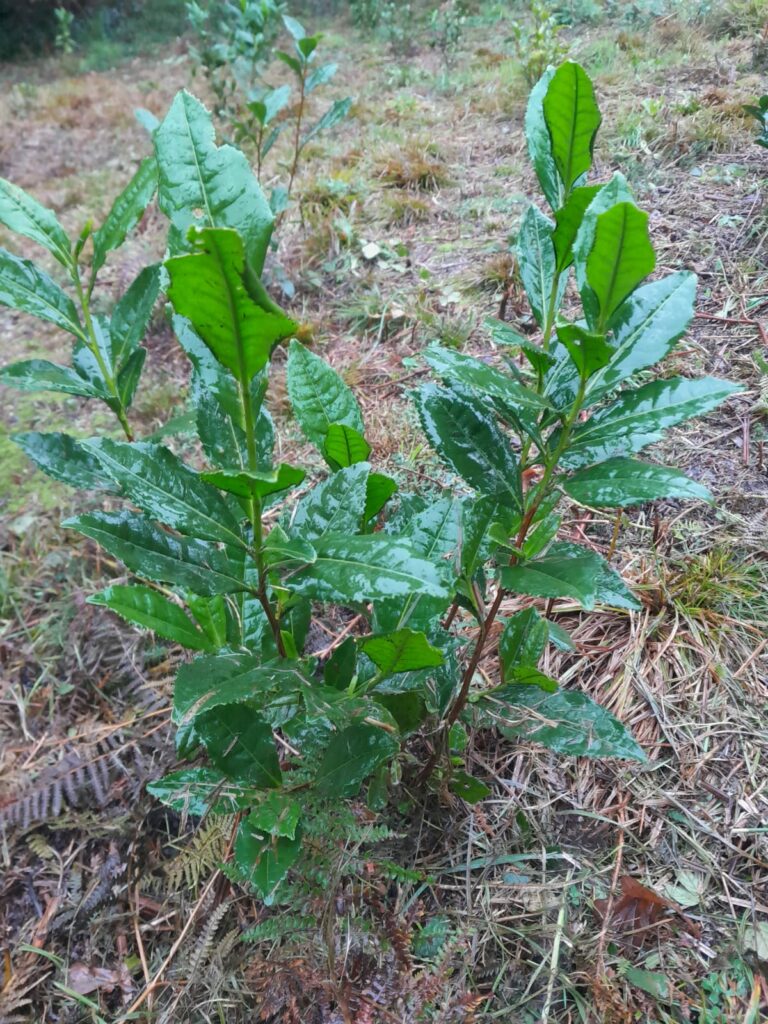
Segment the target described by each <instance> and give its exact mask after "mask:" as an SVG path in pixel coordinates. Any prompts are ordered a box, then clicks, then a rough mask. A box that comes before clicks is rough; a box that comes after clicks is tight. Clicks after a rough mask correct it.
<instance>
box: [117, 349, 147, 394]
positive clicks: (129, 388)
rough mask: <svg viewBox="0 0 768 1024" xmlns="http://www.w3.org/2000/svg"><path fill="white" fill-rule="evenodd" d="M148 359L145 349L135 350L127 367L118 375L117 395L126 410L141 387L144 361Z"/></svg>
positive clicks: (126, 363)
mask: <svg viewBox="0 0 768 1024" xmlns="http://www.w3.org/2000/svg"><path fill="white" fill-rule="evenodd" d="M146 358H147V350H146V349H145V348H137V349H134V351H133V352H131V354H130V355H129V356H128V358H127V359H126V361H125V365H124V366H123V368H122V370H120V372H119V373H118V375H117V393H118V395H119V396H120V401H121V402H122V404H123V408H124V409H129V408H130V407H131V403H132V402H133V399H134V396H135V394H136V388H137V387H138V386H139V378H140V377H141V371H142V370H143V369H144V360H145V359H146Z"/></svg>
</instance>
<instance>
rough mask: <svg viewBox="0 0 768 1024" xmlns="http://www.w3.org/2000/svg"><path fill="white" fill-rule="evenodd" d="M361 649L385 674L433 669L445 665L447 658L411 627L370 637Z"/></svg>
mask: <svg viewBox="0 0 768 1024" xmlns="http://www.w3.org/2000/svg"><path fill="white" fill-rule="evenodd" d="M360 650H361V651H363V652H364V653H365V654H367V655H368V657H369V658H370V659H371V661H372V662H373V663H374V665H375V666H376V668H378V669H379V671H380V672H381V673H382V674H383V675H385V676H389V675H394V674H395V673H397V672H414V671H416V670H418V669H422V668H433V667H435V666H436V665H442V664H443V660H444V659H443V655H442V652H441V651H440V650H438V648H437V647H433V646H432V644H431V643H430V642H429V640H427V638H426V636H425V635H424V633H416V632H414V631H413V630H412V629H398V630H397V632H395V633H388V634H386V635H384V636H370V637H367V638H366V639H365V640H363V641H362V642H361V643H360Z"/></svg>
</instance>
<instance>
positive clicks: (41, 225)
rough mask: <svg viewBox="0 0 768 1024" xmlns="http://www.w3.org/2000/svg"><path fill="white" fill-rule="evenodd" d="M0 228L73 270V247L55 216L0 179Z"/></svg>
mask: <svg viewBox="0 0 768 1024" xmlns="http://www.w3.org/2000/svg"><path fill="white" fill-rule="evenodd" d="M0 224H4V225H5V226H6V227H7V228H8V229H9V230H10V231H15V232H16V234H17V235H24V237H25V238H30V239H31V240H32V241H33V242H37V243H38V245H42V246H43V247H44V248H46V249H47V250H48V252H50V253H51V254H52V255H53V256H55V257H56V259H57V260H58V261H59V263H61V264H62V266H64V267H67V269H69V268H70V267H71V266H72V243H71V242H70V240H69V236H68V235H67V233H66V231H65V230H64V228H63V227H62V226H61V224H60V223H59V221H58V219H57V218H56V214H55V213H53V211H52V210H49V209H48V208H47V207H45V206H43V205H42V204H41V203H39V202H38V201H37V200H36V199H35V198H34V197H33V196H31V195H29V193H28V192H25V191H24V190H23V189H21V188H19V187H18V186H17V185H13V184H12V183H11V182H10V181H6V180H5V178H0Z"/></svg>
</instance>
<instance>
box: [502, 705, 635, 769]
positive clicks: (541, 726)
mask: <svg viewBox="0 0 768 1024" xmlns="http://www.w3.org/2000/svg"><path fill="white" fill-rule="evenodd" d="M504 702H505V703H506V704H508V705H509V710H506V709H504V710H502V709H501V708H498V707H497V708H495V709H494V711H495V714H496V715H498V716H499V717H503V719H504V720H506V721H508V722H509V721H510V720H512V721H514V720H515V719H517V721H514V724H505V725H499V732H500V733H501V734H502V735H503V736H506V737H507V739H510V740H516V739H521V738H522V739H526V740H531V741H532V742H534V743H541V744H542V746H545V747H548V748H549V749H550V750H554V751H555V752H556V753H558V754H564V755H566V756H569V757H621V758H626V759H628V760H632V761H645V760H646V756H645V754H644V753H643V750H642V748H641V747H640V746H638V744H637V743H636V742H635V740H634V739H633V738H632V736H631V735H630V733H629V732H628V731H627V730H626V729H625V728H624V726H623V725H622V724H621V722H619V720H618V719H616V718H614V717H613V715H612V714H611V713H610V712H609V711H606V710H605V708H603V707H600V705H599V704H595V702H594V701H592V700H590V699H589V697H587V696H586V694H584V693H577V692H572V691H570V690H558V691H557V692H556V693H545V692H543V691H542V690H539V689H537V688H536V687H529V686H521V687H514V688H511V687H510V688H507V690H506V691H505V701H504ZM518 709H519V711H518ZM526 711H529V712H531V713H532V714H530V715H526V714H525V712H526Z"/></svg>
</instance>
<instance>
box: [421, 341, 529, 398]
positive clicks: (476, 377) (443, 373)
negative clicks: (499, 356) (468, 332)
mask: <svg viewBox="0 0 768 1024" xmlns="http://www.w3.org/2000/svg"><path fill="white" fill-rule="evenodd" d="M424 358H425V359H426V361H427V362H428V363H429V365H430V366H431V367H432V369H433V370H435V372H436V373H437V374H439V376H440V377H442V379H443V380H444V381H445V382H446V383H447V384H451V383H453V382H458V383H459V384H461V385H464V386H465V387H468V388H472V389H473V390H475V391H479V392H480V393H481V394H483V395H488V396H489V397H491V398H499V399H501V400H502V401H504V402H509V403H510V404H511V405H514V406H522V407H523V408H527V409H535V410H537V411H538V410H541V409H546V408H547V407H548V403H547V402H546V400H545V399H543V398H541V397H540V396H539V395H538V394H536V392H535V391H531V390H530V389H529V388H526V387H523V386H522V385H521V384H518V383H517V381H515V380H512V378H511V377H508V376H507V375H506V374H504V373H502V372H501V371H500V370H496V369H495V368H494V367H492V366H488V365H487V364H486V363H483V362H481V361H480V360H479V359H474V358H473V357H472V356H465V355H462V354H461V353H459V352H454V351H452V350H451V349H447V348H441V347H440V345H437V344H434V345H430V347H429V348H428V349H427V350H426V352H425V353H424Z"/></svg>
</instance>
